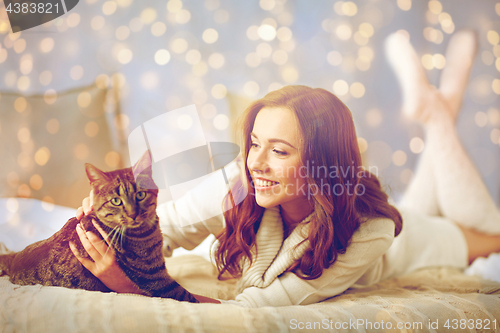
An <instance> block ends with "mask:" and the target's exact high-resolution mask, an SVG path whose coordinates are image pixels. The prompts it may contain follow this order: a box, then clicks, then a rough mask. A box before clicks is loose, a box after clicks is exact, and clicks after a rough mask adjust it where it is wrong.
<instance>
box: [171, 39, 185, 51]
mask: <svg viewBox="0 0 500 333" xmlns="http://www.w3.org/2000/svg"><path fill="white" fill-rule="evenodd" d="M170 48H171V49H172V51H173V52H174V53H183V52H185V51H186V50H187V48H188V42H187V41H186V40H185V39H184V38H176V39H174V40H173V41H172V42H170Z"/></svg>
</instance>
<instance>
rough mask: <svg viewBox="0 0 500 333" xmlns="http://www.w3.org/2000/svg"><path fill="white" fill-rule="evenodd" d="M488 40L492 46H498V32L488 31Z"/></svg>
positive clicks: (499, 38) (499, 37)
mask: <svg viewBox="0 0 500 333" xmlns="http://www.w3.org/2000/svg"><path fill="white" fill-rule="evenodd" d="M486 38H488V42H490V44H491V45H497V44H498V42H499V40H500V36H498V32H496V31H495V30H490V31H488V33H487V35H486Z"/></svg>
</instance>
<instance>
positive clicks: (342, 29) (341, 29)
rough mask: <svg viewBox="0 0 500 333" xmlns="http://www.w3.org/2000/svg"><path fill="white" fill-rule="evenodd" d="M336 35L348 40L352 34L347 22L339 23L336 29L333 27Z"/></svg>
mask: <svg viewBox="0 0 500 333" xmlns="http://www.w3.org/2000/svg"><path fill="white" fill-rule="evenodd" d="M335 33H336V34H337V37H338V38H339V39H341V40H348V39H349V38H351V36H352V29H351V27H350V26H348V25H347V24H340V25H339V26H338V27H337V29H335Z"/></svg>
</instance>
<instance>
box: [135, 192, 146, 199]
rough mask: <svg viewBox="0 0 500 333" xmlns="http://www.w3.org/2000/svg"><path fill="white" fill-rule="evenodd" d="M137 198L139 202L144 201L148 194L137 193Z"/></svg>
mask: <svg viewBox="0 0 500 333" xmlns="http://www.w3.org/2000/svg"><path fill="white" fill-rule="evenodd" d="M135 196H136V198H137V200H142V199H144V198H145V197H146V192H144V191H140V192H137V194H136V195H135Z"/></svg>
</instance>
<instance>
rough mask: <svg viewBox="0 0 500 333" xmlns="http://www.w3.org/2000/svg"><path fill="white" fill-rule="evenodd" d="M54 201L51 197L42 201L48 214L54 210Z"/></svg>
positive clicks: (46, 197)
mask: <svg viewBox="0 0 500 333" xmlns="http://www.w3.org/2000/svg"><path fill="white" fill-rule="evenodd" d="M54 207H55V205H54V199H52V198H51V197H49V196H45V197H44V198H43V199H42V208H43V210H45V211H46V212H51V211H53V210H54Z"/></svg>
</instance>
